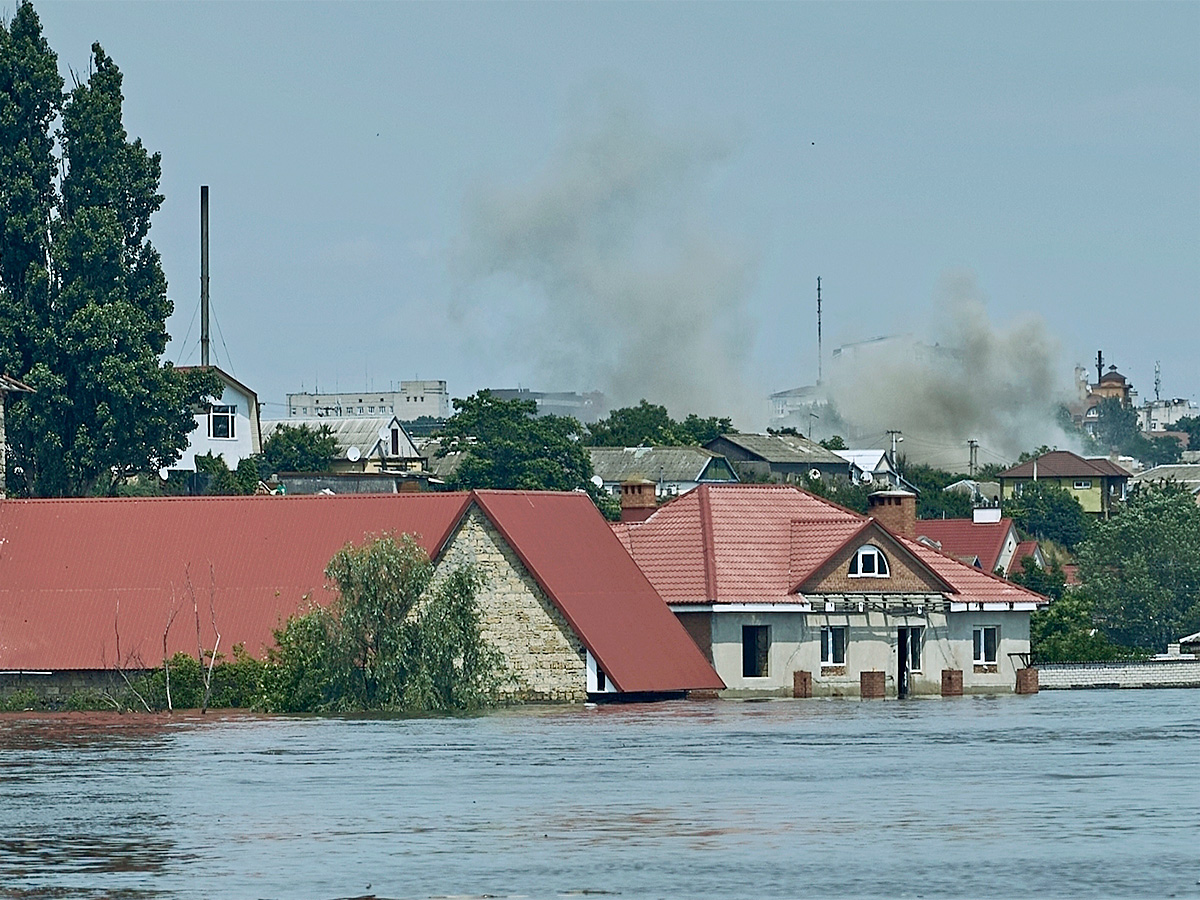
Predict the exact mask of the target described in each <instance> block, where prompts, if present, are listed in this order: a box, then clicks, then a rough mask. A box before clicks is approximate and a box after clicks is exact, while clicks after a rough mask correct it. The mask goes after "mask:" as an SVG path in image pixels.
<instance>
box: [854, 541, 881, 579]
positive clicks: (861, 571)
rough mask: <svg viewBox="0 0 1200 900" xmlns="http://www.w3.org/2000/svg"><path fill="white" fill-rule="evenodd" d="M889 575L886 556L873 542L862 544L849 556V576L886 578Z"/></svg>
mask: <svg viewBox="0 0 1200 900" xmlns="http://www.w3.org/2000/svg"><path fill="white" fill-rule="evenodd" d="M890 575H891V572H890V571H889V570H888V561H887V557H886V556H884V555H883V551H882V550H880V549H879V548H878V547H876V546H875V545H874V544H863V545H862V546H861V547H859V548H858V550H856V551H855V553H854V555H853V556H852V557H850V577H851V578H887V577H889V576H890Z"/></svg>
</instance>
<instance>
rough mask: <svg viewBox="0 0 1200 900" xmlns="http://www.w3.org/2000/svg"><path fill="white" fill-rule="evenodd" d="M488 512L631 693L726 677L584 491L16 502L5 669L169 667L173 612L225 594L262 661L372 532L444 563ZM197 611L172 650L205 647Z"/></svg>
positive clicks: (9, 546) (223, 606)
mask: <svg viewBox="0 0 1200 900" xmlns="http://www.w3.org/2000/svg"><path fill="white" fill-rule="evenodd" d="M472 504H477V505H478V507H479V508H480V509H481V510H482V511H483V513H484V514H485V515H486V516H487V517H488V519H489V520H491V522H492V524H493V525H495V526H496V528H497V530H499V531H500V533H501V534H502V535H503V536H504V537H505V539H506V540H507V541H508V542H509V544H510V546H511V547H512V549H513V552H514V553H516V554H517V556H518V557H519V558H520V559H521V560H522V562H523V563H524V565H525V566H526V567H527V568H528V569H529V571H530V573H531V574H532V575H533V577H534V578H535V579H536V580H537V581H538V583H539V584H540V585H541V587H542V589H543V590H544V591H545V593H546V594H547V596H548V597H549V598H550V600H551V602H553V603H554V604H555V606H556V607H557V608H558V609H559V610H560V612H562V614H563V616H564V617H565V618H566V620H567V621H568V622H570V623H571V625H572V627H573V628H574V629H575V630H576V633H577V634H578V635H579V637H580V638H581V639H582V641H583V643H584V644H585V645H586V646H587V647H588V649H589V650H591V652H592V655H593V656H595V657H596V658H597V660H599V662H600V665H601V667H602V668H603V669H604V670H605V672H606V673H607V674H608V675H609V676H610V677H611V679H612V680H613V682H614V683H615V684H616V685H617V686H618V688H620V689H621V690H624V691H678V690H686V689H692V688H701V689H719V688H720V687H722V684H721V682H720V680H719V679H718V678H717V676H716V674H715V673H714V672H713V671H712V668H711V666H709V665H708V663H707V661H706V660H705V659H704V657H703V656H702V655H701V654H700V652H699V650H698V649H697V648H696V645H695V644H694V643H693V642H692V640H691V638H689V637H688V635H687V633H686V632H685V631H684V630H683V628H682V626H680V625H679V623H678V622H677V621H676V620H675V618H674V616H672V615H671V613H670V611H669V610H668V609H667V607H666V606H665V605H664V604H663V602H662V600H661V598H659V597H658V595H657V594H656V593H655V592H654V590H653V588H652V587H651V586H650V584H649V582H647V580H646V579H645V577H644V576H643V575H642V573H641V572H640V570H639V569H638V568H637V566H636V565H635V564H634V563H633V561H632V560H631V559H630V557H629V555H628V554H627V553H626V552H625V551H624V550H622V548H621V544H620V542H619V541H618V540H617V539H616V537H614V535H613V534H612V532H611V530H610V529H609V528H608V525H607V523H606V522H605V521H604V519H603V517H601V516H600V514H599V513H598V512H597V510H596V509H595V507H594V506H593V505H592V502H591V500H590V499H589V498H588V497H587V495H585V494H581V493H567V494H565V493H550V492H545V493H530V492H501V491H482V492H478V493H473V494H465V493H444V494H376V495H369V494H359V495H345V496H297V497H205V498H198V497H196V498H193V497H180V498H138V499H127V500H118V499H104V500H7V501H3V502H0V669H6V670H64V669H105V668H111V667H112V666H114V664H115V663H117V661H118V655H117V652H116V636H117V633H118V632H119V634H120V648H121V649H120V662H121V663H122V665H124V666H127V667H130V668H140V667H147V666H149V667H153V666H156V665H158V664H160V663H161V661H162V653H163V646H162V640H163V638H162V635H163V630H164V628H165V626H166V621H167V616H168V614H169V611H170V609H171V608H172V605H173V604H174V605H186V606H191V599H190V598H191V591H194V592H195V593H196V595H197V599H198V600H199V603H200V606H201V609H202V614H201V631H202V633H203V634H202V641H203V643H204V646H206V647H211V646H213V643H214V641H215V636H214V635H213V633H212V627H211V624H210V621H209V620H210V616H209V615H208V614H207V610H205V609H204V607H206V606H207V604H208V598H209V593H210V591H213V592H214V594H213V596H214V597H215V606H216V617H217V627H218V629H219V630H220V632H221V649H222V651H223V652H226V653H228V652H229V651H230V650H231V649H232V647H233V645H234V644H235V643H244V644H245V647H246V650H247V651H248V652H249V653H251V654H253V655H256V656H258V655H261V654H262V652H263V651H264V649H265V648H266V647H268V646H270V645H272V644H273V642H274V639H273V635H272V630H273V629H274V628H277V627H278V626H279V625H280V624H282V623H283V621H285V620H286V619H287V617H288V616H290V615H292V614H294V613H296V612H297V611H299V610H301V609H303V607H304V606H305V605H306V603H308V602H310V601H315V602H325V601H326V600H328V599H329V598H330V597H331V596H332V595H331V594H330V593H328V592H327V591H326V590H325V578H324V574H323V573H324V568H325V565H326V564H327V563H328V562H329V560H330V559H331V558H332V556H333V555H334V553H335V552H337V550H338V549H340V548H341V547H343V546H344V545H346V544H347V543H358V542H361V541H362V540H363V539H364V538H366V537H368V536H369V535H372V534H380V533H384V532H396V533H408V534H415V535H417V536H418V541H419V543H420V545H421V546H422V547H423V548H424V549H425V550H426V552H427V553H429V554H430V556H432V557H433V558H435V559H436V558H437V557H438V556H439V555H440V553H441V552H442V550H443V549H444V547H445V545H446V543H447V541H448V540H449V538H450V536H451V534H452V532H453V529H454V528H455V527H456V525H457V524H458V523H459V522H460V521H461V520H462V517H463V515H464V514H465V513H466V511H467V509H469V508H470V507H471V505H472ZM186 619H187V616H181V617H180V618H179V619H178V620H177V621H176V622H175V623H174V626H173V628H172V630H171V632H170V635H169V638H170V640H169V641H168V646H167V650H168V653H175V652H177V651H181V650H182V651H184V652H189V653H190V652H193V651H194V650H195V646H196V644H195V639H196V635H195V628H194V625H193V627H192V628H190V629H189V627H188V626H187V623H186Z"/></svg>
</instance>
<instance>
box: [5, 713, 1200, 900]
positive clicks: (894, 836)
mask: <svg viewBox="0 0 1200 900" xmlns="http://www.w3.org/2000/svg"><path fill="white" fill-rule="evenodd" d="M1197 701H1200V693H1197V692H1195V691H1172V690H1161V691H1124V692H1118V691H1087V692H1045V693H1042V694H1039V695H1036V696H1032V697H1015V696H1007V697H993V698H977V697H964V698H957V699H952V700H951V699H947V700H941V699H924V700H913V701H900V702H897V701H875V702H857V701H852V700H837V701H824V700H801V701H775V702H767V703H736V702H720V701H711V702H675V703H661V704H653V705H645V706H604V707H588V708H574V709H550V708H535V709H521V710H505V711H500V712H495V713H491V714H489V715H484V716H477V717H472V718H461V719H386V720H384V719H292V718H257V717H252V716H219V715H216V716H215V715H213V714H210V715H209V716H207V717H205V718H204V719H201V718H200V717H198V716H178V715H177V716H176V717H174V718H173V719H172V718H168V717H150V716H133V715H126V716H116V715H107V714H95V715H94V714H64V715H60V716H55V715H43V716H32V715H29V716H25V717H22V716H19V715H17V716H14V715H6V716H0V897H19V898H65V897H84V898H98V897H106V898H108V897H114V898H143V897H166V898H193V897H195V898H200V897H205V898H254V897H263V898H314V900H323V898H341V897H361V896H366V895H375V896H378V897H381V898H383V897H388V898H401V897H403V898H407V897H430V896H445V895H467V896H496V897H506V896H526V897H560V896H572V897H573V896H580V895H585V894H601V895H617V896H622V897H684V898H707V897H720V898H759V897H797V898H799V897H831V896H832V897H967V896H973V897H988V896H1004V897H1010V896H1032V897H1096V896H1105V897H1108V896H1129V897H1150V896H1154V897H1170V896H1178V897H1200V802H1198V801H1197V796H1198V793H1200V715H1198V714H1197V711H1198V709H1200V706H1198V704H1197Z"/></svg>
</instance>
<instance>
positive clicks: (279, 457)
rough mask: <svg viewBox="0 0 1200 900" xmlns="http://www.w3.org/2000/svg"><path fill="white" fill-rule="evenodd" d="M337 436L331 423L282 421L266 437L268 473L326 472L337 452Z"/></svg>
mask: <svg viewBox="0 0 1200 900" xmlns="http://www.w3.org/2000/svg"><path fill="white" fill-rule="evenodd" d="M337 449H338V446H337V438H335V437H334V435H333V431H332V429H330V427H329V426H328V425H322V426H321V427H320V428H310V427H309V426H308V425H280V426H279V427H278V428H276V429H275V430H274V431H273V432H271V436H270V437H268V438H267V439H266V440H265V441H263V449H262V464H261V466H260V469H261V471H262V472H263V474H264V475H266V476H270V475H273V474H275V473H277V472H325V471H328V469H329V464H330V462H331V461H332V460H333V458H334V456H336V455H337Z"/></svg>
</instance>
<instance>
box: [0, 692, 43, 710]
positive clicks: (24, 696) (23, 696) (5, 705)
mask: <svg viewBox="0 0 1200 900" xmlns="http://www.w3.org/2000/svg"><path fill="white" fill-rule="evenodd" d="M42 707H43V704H42V701H41V700H40V699H39V697H38V695H37V693H36V692H34V690H33V689H32V688H17V689H16V690H14V691H8V692H7V693H4V694H0V712H21V711H22V710H26V709H41V708H42Z"/></svg>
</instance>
